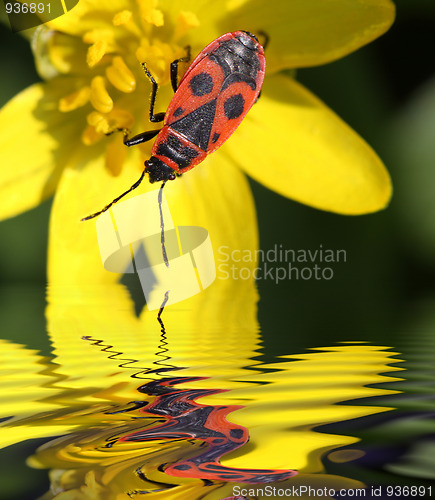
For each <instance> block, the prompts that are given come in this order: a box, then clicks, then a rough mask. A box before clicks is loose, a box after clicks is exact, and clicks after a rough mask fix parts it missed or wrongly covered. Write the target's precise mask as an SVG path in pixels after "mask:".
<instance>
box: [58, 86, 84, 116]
mask: <svg viewBox="0 0 435 500" xmlns="http://www.w3.org/2000/svg"><path fill="white" fill-rule="evenodd" d="M90 95H91V89H90V87H83V88H81V89H80V90H77V91H76V92H73V93H72V94H69V95H67V96H66V97H62V99H61V100H60V101H59V111H62V112H63V113H68V112H69V111H74V110H75V109H77V108H80V107H82V106H84V105H85V104H86V103H87V102H88V101H89V97H90Z"/></svg>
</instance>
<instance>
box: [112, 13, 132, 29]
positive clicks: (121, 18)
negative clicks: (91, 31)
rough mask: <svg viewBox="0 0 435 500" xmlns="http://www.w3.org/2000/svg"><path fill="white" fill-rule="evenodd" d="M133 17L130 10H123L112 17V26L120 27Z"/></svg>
mask: <svg viewBox="0 0 435 500" xmlns="http://www.w3.org/2000/svg"><path fill="white" fill-rule="evenodd" d="M132 17H133V13H132V12H131V10H123V11H121V12H118V13H117V14H115V15H114V17H113V25H114V26H122V25H123V24H127V23H129V22H130V21H131V19H132Z"/></svg>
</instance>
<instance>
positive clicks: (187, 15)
mask: <svg viewBox="0 0 435 500" xmlns="http://www.w3.org/2000/svg"><path fill="white" fill-rule="evenodd" d="M199 25H200V22H199V19H198V17H197V15H196V14H194V13H193V12H189V11H185V10H182V11H181V12H180V13H179V14H178V18H177V24H176V26H175V31H174V36H173V37H172V39H173V40H174V41H177V40H178V39H179V38H181V37H182V36H184V35H185V34H186V33H187V32H188V31H190V30H191V29H193V28H197V27H198V26H199Z"/></svg>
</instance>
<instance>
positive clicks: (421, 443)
mask: <svg viewBox="0 0 435 500" xmlns="http://www.w3.org/2000/svg"><path fill="white" fill-rule="evenodd" d="M60 302H61V303H62V306H61V307H60V309H58V310H56V314H54V315H53V314H52V315H51V316H50V311H48V315H47V316H48V318H49V321H48V331H49V338H50V341H51V354H50V356H43V355H41V353H40V352H39V351H38V350H36V349H31V348H29V347H28V346H27V345H24V344H23V343H18V342H12V341H10V340H2V341H1V349H0V353H1V354H0V358H1V364H0V371H1V380H2V385H1V393H0V398H1V399H0V410H1V418H2V424H1V427H0V432H1V442H2V446H3V449H2V452H1V458H2V462H3V463H4V464H7V463H8V462H9V461H10V463H9V465H5V466H4V467H3V473H6V478H5V480H4V481H2V486H1V487H0V488H2V490H3V491H1V490H0V493H1V494H0V498H1V499H2V500H3V499H5V500H13V499H15V498H20V499H23V500H27V499H29V500H31V499H33V498H43V499H51V498H56V499H59V500H64V499H93V498H95V499H103V500H104V499H116V500H121V499H128V498H156V499H160V498H163V499H168V500H172V499H174V500H175V499H177V500H178V499H186V500H190V499H192V500H195V499H216V500H221V499H224V498H232V497H234V498H243V497H242V496H239V493H241V494H243V495H244V496H245V497H246V498H249V499H253V498H268V497H269V498H270V497H274V498H279V496H278V493H276V495H275V496H271V495H270V494H269V495H268V494H267V492H271V491H272V490H271V489H269V490H266V489H265V488H266V486H267V487H269V488H273V487H275V488H276V490H275V492H277V491H278V490H281V491H283V492H284V491H285V490H287V491H288V492H290V493H291V495H292V496H300V497H303V498H310V497H313V494H309V491H310V490H309V488H313V491H314V490H315V491H316V492H317V496H323V497H324V498H330V497H331V495H332V490H335V491H337V492H339V491H340V490H341V489H350V490H349V491H351V493H350V494H349V496H352V495H353V494H356V493H355V492H357V491H360V488H366V490H365V491H366V497H370V496H372V495H373V490H372V488H373V487H375V488H379V487H381V488H383V490H382V498H388V497H391V495H388V491H389V490H387V488H388V487H391V486H399V485H401V486H405V485H407V486H409V487H411V486H412V487H415V488H419V487H420V488H422V489H421V490H418V489H417V490H415V491H416V492H417V493H416V494H415V495H412V496H414V497H416V496H419V497H422V496H424V495H426V496H429V493H431V490H430V488H431V484H432V482H433V480H434V479H435V472H434V471H435V459H434V457H435V441H434V438H433V436H434V435H435V433H434V430H435V423H434V418H433V416H434V389H435V388H434V381H435V376H434V375H435V373H434V364H433V359H434V354H435V341H434V339H433V337H432V336H431V335H428V334H421V335H419V336H418V338H417V337H414V338H413V337H412V336H409V335H408V336H405V337H404V338H398V339H397V341H396V343H395V345H384V344H382V345H380V344H378V343H374V342H368V341H365V340H361V341H346V340H341V341H334V342H328V341H325V342H323V343H321V344H319V345H317V346H315V347H313V346H311V347H305V348H301V347H300V344H301V342H299V343H298V348H297V350H296V349H294V350H293V351H292V348H291V343H290V342H287V343H283V352H282V354H281V355H280V356H275V357H273V358H271V357H266V356H265V354H264V351H263V347H262V344H263V337H264V336H265V335H267V332H260V331H259V330H258V329H255V328H245V327H243V325H239V326H237V327H236V326H235V327H234V328H232V329H230V330H227V331H216V329H215V328H210V329H209V330H207V329H205V328H204V327H203V325H202V326H201V327H198V329H197V330H196V331H193V332H192V331H191V330H186V329H184V328H181V326H180V328H176V325H175V326H174V323H173V321H171V311H170V310H168V311H165V312H164V314H163V316H162V318H163V320H164V329H163V330H162V329H161V327H160V325H159V323H158V322H157V320H156V318H155V315H154V316H153V317H152V318H151V319H150V323H149V324H148V326H147V328H146V329H145V328H143V329H142V327H140V328H139V331H136V329H135V327H133V326H132V325H131V324H130V323H127V322H125V323H124V324H125V327H124V328H123V327H122V326H120V325H119V324H118V323H117V322H116V320H115V319H113V318H107V319H108V323H107V324H105V325H103V327H101V328H97V327H96V326H95V323H93V316H92V315H90V312H91V308H89V309H88V311H87V312H86V310H84V312H83V315H82V316H81V317H78V316H75V315H74V314H73V313H72V312H71V307H70V304H69V302H68V300H67V297H66V296H63V298H62V300H61V301H60ZM52 306H53V304H52V305H51V307H52ZM94 306H95V304H94ZM100 312H101V311H100ZM88 313H89V317H88V316H87V314H88ZM50 318H51V319H50ZM84 318H86V320H84ZM66 325H68V328H66ZM83 325H88V327H89V330H88V331H84V330H85V329H84V326H83ZM105 333H106V335H105ZM9 470H10V471H12V470H14V471H15V476H14V475H13V473H12V477H10V478H8V477H7V473H8V471H9ZM16 471H19V473H20V477H22V478H25V480H24V479H22V480H21V481H22V483H23V484H21V483H20V481H19V480H18V481H17V474H16ZM14 481H15V483H14ZM295 488H296V490H295ZM304 488H305V489H304ZM295 491H297V493H298V495H295V493H294V492H295ZM404 491H405V490H400V491H399V492H398V493H400V494H402V493H403V492H404ZM413 491H414V490H413ZM321 492H322V494H320V493H321ZM352 492H353V493H352ZM393 493H394V492H393ZM398 493H397V494H396V495H395V498H400V495H399V494H398ZM432 494H434V495H435V491H432ZM145 495H147V496H145ZM375 496H376V495H375ZM375 496H373V498H374V497H375ZM281 497H282V495H281ZM377 497H378V498H380V497H381V496H380V495H377Z"/></svg>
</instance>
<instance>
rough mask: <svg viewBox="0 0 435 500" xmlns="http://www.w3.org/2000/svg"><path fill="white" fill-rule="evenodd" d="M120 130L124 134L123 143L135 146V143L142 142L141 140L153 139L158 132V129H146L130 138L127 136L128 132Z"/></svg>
mask: <svg viewBox="0 0 435 500" xmlns="http://www.w3.org/2000/svg"><path fill="white" fill-rule="evenodd" d="M122 132H123V134H124V144H125V145H126V146H136V144H142V142H147V141H150V140H151V139H153V138H154V137H155V136H156V135H157V134H158V133H159V132H160V129H157V130H147V131H146V132H141V133H140V134H137V135H135V136H134V137H131V138H130V139H129V138H128V132H127V133H126V132H125V130H123V131H122Z"/></svg>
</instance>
